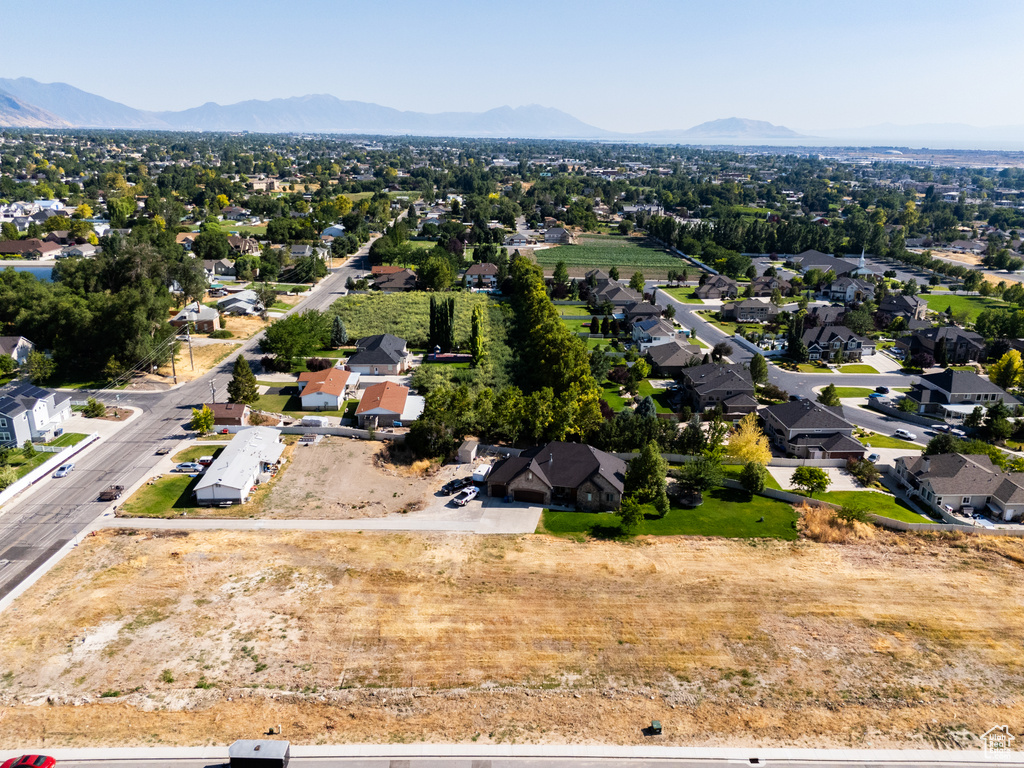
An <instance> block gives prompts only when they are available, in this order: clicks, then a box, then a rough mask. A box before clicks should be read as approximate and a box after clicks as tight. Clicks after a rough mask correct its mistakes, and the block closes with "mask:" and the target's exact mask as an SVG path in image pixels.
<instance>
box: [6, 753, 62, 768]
mask: <svg viewBox="0 0 1024 768" xmlns="http://www.w3.org/2000/svg"><path fill="white" fill-rule="evenodd" d="M56 764H57V761H56V760H54V759H53V758H52V757H47V756H46V755H22V756H21V757H12V758H11V759H10V760H7V761H6V762H5V763H4V764H3V765H2V766H0V768H53V766H55V765H56Z"/></svg>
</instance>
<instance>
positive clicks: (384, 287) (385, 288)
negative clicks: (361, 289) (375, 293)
mask: <svg viewBox="0 0 1024 768" xmlns="http://www.w3.org/2000/svg"><path fill="white" fill-rule="evenodd" d="M374 285H376V286H377V288H379V289H380V290H381V291H382V292H384V293H403V292H405V291H413V290H415V289H416V273H415V272H413V271H412V270H411V269H400V270H398V271H397V272H391V273H390V274H383V275H380V276H379V277H378V278H377V279H376V281H375V282H374Z"/></svg>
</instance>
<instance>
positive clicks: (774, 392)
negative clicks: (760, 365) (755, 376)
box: [761, 384, 789, 400]
mask: <svg viewBox="0 0 1024 768" xmlns="http://www.w3.org/2000/svg"><path fill="white" fill-rule="evenodd" d="M761 396H762V397H765V398H767V399H768V400H789V392H787V391H786V390H784V389H782V388H780V387H778V386H776V385H775V384H765V385H764V386H763V387H762V388H761Z"/></svg>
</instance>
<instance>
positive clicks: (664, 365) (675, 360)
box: [646, 338, 702, 379]
mask: <svg viewBox="0 0 1024 768" xmlns="http://www.w3.org/2000/svg"><path fill="white" fill-rule="evenodd" d="M646 354H647V361H648V362H649V363H650V364H651V369H652V371H653V373H654V374H655V375H656V376H662V377H664V378H671V379H678V378H679V377H680V376H682V374H683V370H684V369H685V368H688V367H689V366H691V365H693V364H694V361H697V362H700V360H701V357H702V355H701V351H700V347H698V346H697V345H696V344H686V343H684V342H682V341H680V340H679V339H678V338H674V339H670V340H668V341H666V342H664V343H661V344H653V345H650V346H648V347H647V353H646Z"/></svg>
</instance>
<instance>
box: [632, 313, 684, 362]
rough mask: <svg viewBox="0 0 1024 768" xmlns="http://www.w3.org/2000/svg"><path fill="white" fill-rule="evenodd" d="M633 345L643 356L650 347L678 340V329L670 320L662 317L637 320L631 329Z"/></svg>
mask: <svg viewBox="0 0 1024 768" xmlns="http://www.w3.org/2000/svg"><path fill="white" fill-rule="evenodd" d="M631 335H632V337H633V343H634V344H636V346H637V349H639V350H640V352H641V354H642V353H644V352H646V351H647V349H648V348H649V347H653V346H656V345H658V344H666V343H668V342H670V341H672V340H673V339H675V338H676V329H675V328H674V327H673V326H672V323H670V322H669V321H668V320H663V319H661V318H660V317H650V318H646V319H643V320H636V321H635V322H634V323H633V325H632V327H631Z"/></svg>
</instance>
